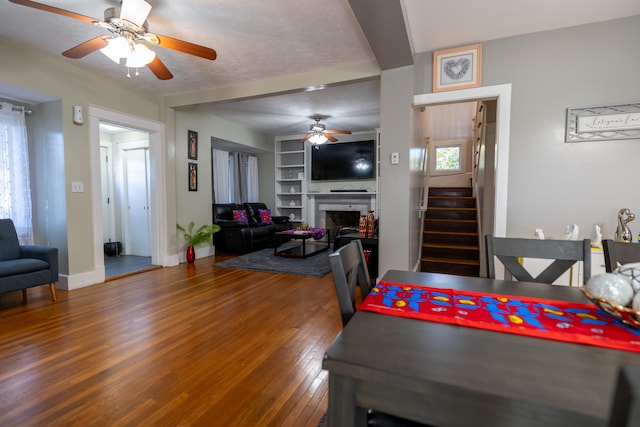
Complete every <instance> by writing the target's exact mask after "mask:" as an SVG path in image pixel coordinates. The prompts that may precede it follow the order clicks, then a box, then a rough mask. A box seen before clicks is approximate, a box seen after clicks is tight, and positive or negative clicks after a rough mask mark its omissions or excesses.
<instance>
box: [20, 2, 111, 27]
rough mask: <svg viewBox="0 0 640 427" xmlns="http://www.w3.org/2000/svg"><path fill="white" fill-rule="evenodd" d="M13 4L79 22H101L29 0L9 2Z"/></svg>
mask: <svg viewBox="0 0 640 427" xmlns="http://www.w3.org/2000/svg"><path fill="white" fill-rule="evenodd" d="M9 1H10V2H11V3H15V4H20V5H22V6H27V7H32V8H34V9H39V10H44V11H45V12H51V13H57V14H58V15H62V16H66V17H67V18H72V19H77V20H78V21H83V22H87V23H89V24H92V23H94V22H99V21H100V20H99V19H95V18H91V17H89V16H84V15H80V14H79V13H75V12H70V11H68V10H65V9H60V8H57V7H53V6H48V5H46V4H42V3H36V2H35V1H29V0H9Z"/></svg>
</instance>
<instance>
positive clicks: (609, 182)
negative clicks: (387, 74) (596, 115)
mask: <svg viewBox="0 0 640 427" xmlns="http://www.w3.org/2000/svg"><path fill="white" fill-rule="evenodd" d="M638 40H640V16H635V17H631V18H625V19H619V20H614V21H608V22H604V23H596V24H589V25H583V26H578V27H572V28H568V29H561V30H555V31H546V32H541V33H534V34H529V35H524V36H518V37H510V38H505V39H500V40H494V41H489V42H485V43H483V69H482V79H483V81H482V85H483V86H489V85H497V84H504V83H511V84H512V88H513V92H512V104H511V106H512V108H511V135H510V158H509V193H508V210H507V217H508V219H507V235H509V236H522V237H533V233H534V229H535V228H542V229H543V230H544V232H545V235H546V236H547V237H556V238H562V235H563V232H564V227H565V226H566V225H567V224H570V223H576V224H578V226H579V227H580V237H581V238H588V237H591V236H592V234H593V229H594V225H595V224H599V225H600V226H601V228H602V232H603V235H604V238H613V234H614V232H615V228H616V218H617V212H618V210H619V209H621V208H625V207H628V208H630V209H631V211H632V212H635V213H636V214H637V215H640V190H638V187H637V182H638V159H640V141H639V140H637V139H636V140H620V141H598V142H595V141H594V142H580V143H565V142H564V130H565V116H566V109H567V108H569V107H570V108H575V107H584V106H604V105H616V104H626V103H637V102H640V82H639V78H638V70H639V69H640V55H638V53H637V52H638V51H637V41H638ZM431 57H432V53H430V52H429V53H422V54H419V55H416V65H415V68H416V84H415V91H416V94H420V93H429V92H431V75H432V69H431V66H432V65H431ZM629 225H630V228H631V230H632V232H633V234H634V236H637V235H638V232H639V231H640V220H636V221H634V222H631V223H630V224H629Z"/></svg>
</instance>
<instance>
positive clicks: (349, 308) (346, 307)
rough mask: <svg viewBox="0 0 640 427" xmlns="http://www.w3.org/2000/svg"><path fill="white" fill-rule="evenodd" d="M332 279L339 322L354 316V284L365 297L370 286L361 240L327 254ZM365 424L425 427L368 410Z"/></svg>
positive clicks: (379, 426) (389, 426)
mask: <svg viewBox="0 0 640 427" xmlns="http://www.w3.org/2000/svg"><path fill="white" fill-rule="evenodd" d="M329 262H330V264H331V272H332V273H333V283H334V285H335V288H336V295H337V296H338V305H339V306H340V316H341V317H342V326H343V327H344V326H345V325H346V324H347V322H349V320H350V319H351V318H352V317H353V315H354V314H355V312H356V310H357V309H358V307H357V301H356V286H360V294H361V296H362V299H363V300H364V299H365V298H366V297H367V295H369V291H370V290H371V282H370V281H369V270H368V269H367V263H366V261H365V258H364V251H363V250H362V242H361V241H360V240H352V241H351V242H349V243H348V244H346V245H345V246H342V247H341V248H339V249H337V250H336V251H335V252H333V253H331V254H329ZM367 426H370V427H428V426H425V424H420V423H417V422H414V421H409V420H406V419H404V418H399V417H396V416H394V415H390V414H386V413H384V412H379V411H374V410H372V409H369V410H367Z"/></svg>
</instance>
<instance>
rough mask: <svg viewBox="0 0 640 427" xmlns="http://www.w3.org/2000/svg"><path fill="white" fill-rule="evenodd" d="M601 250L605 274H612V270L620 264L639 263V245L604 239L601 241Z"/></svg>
mask: <svg viewBox="0 0 640 427" xmlns="http://www.w3.org/2000/svg"><path fill="white" fill-rule="evenodd" d="M602 249H603V250H604V265H605V270H606V272H607V273H613V270H615V269H616V268H618V267H619V266H620V265H621V264H628V263H630V262H640V244H633V243H626V242H616V241H615V240H611V239H605V240H603V241H602Z"/></svg>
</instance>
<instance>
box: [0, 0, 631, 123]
mask: <svg viewBox="0 0 640 427" xmlns="http://www.w3.org/2000/svg"><path fill="white" fill-rule="evenodd" d="M148 1H149V3H151V5H152V6H153V9H152V10H151V13H150V15H149V18H148V22H149V30H150V31H151V32H155V33H158V34H161V35H167V36H171V37H175V38H179V39H183V40H186V41H190V42H193V43H197V44H202V45H205V46H208V47H211V48H213V49H215V50H216V51H217V53H218V58H217V59H216V60H215V61H208V60H204V59H200V58H197V57H192V56H190V55H186V54H183V53H178V52H174V51H171V50H168V49H162V48H156V49H155V50H156V51H157V54H158V56H159V57H160V58H161V60H162V61H163V62H164V63H165V65H167V67H168V68H169V69H170V70H171V72H172V73H173V74H174V76H175V77H174V78H173V79H172V80H168V81H160V80H158V79H156V78H155V76H153V74H151V72H149V71H148V70H146V69H143V70H141V71H140V76H139V77H135V78H131V79H128V78H127V77H126V76H125V75H126V69H125V68H124V67H123V66H118V65H116V64H114V63H113V62H111V61H110V60H109V59H107V58H106V57H104V56H103V55H102V54H100V53H99V52H94V53H92V54H90V55H88V56H86V57H85V58H83V59H79V60H74V59H67V58H63V57H62V56H61V55H60V54H61V52H63V51H65V50H67V49H69V48H70V47H73V46H75V45H77V44H79V43H82V42H84V41H85V40H88V39H90V38H93V37H96V36H99V35H101V34H105V33H106V31H105V30H103V29H101V28H99V27H96V26H93V25H91V24H87V23H84V22H80V21H76V20H73V19H71V18H67V17H64V16H60V15H55V14H52V13H47V12H43V11H39V10H35V9H31V8H28V7H24V6H20V5H16V4H14V3H10V2H9V1H8V0H0V42H1V43H19V44H23V45H27V46H30V47H32V48H35V49H37V50H38V51H40V52H42V54H43V55H51V56H55V57H58V58H61V59H62V60H64V61H68V62H70V63H73V64H75V65H77V66H79V67H82V68H85V69H87V70H91V71H93V72H96V73H100V74H103V75H105V78H110V79H115V81H117V82H120V84H122V85H125V86H126V85H131V87H137V88H141V89H145V90H148V91H151V92H153V93H155V94H158V95H173V94H184V93H190V92H199V91H203V90H209V89H215V88H224V87H229V86H237V85H243V84H247V83H251V82H258V81H266V80H270V79H275V78H282V77H283V76H288V75H299V74H303V73H310V72H322V71H323V70H330V69H335V68H337V67H343V68H344V67H348V66H349V65H351V64H353V65H355V64H362V63H367V62H375V61H376V55H378V57H380V55H381V53H380V52H382V51H383V50H382V49H380V46H381V45H383V44H384V41H385V34H389V33H390V32H391V31H404V29H403V28H400V29H398V28H391V27H392V26H393V27H397V25H396V24H395V23H390V22H385V21H384V20H383V22H385V25H378V26H379V27H380V30H379V32H377V33H376V32H375V27H374V28H373V30H374V31H371V28H369V29H368V30H367V36H366V37H365V34H364V32H363V30H362V29H361V26H360V24H361V23H362V22H364V21H363V20H369V19H371V16H370V15H374V14H373V13H370V12H375V10H377V9H378V8H379V7H382V6H383V5H388V4H390V3H391V4H396V5H397V3H394V2H393V0H322V2H319V1H317V0H314V1H311V0H268V1H266V0H265V1H251V0H180V1H170V0H148ZM43 3H46V4H48V5H51V6H55V7H59V8H63V9H67V10H70V11H73V12H77V13H80V14H83V15H87V16H90V17H94V18H98V19H103V11H104V9H106V8H109V7H113V6H117V5H118V4H119V1H117V0H94V1H91V2H88V1H83V0H48V1H44V0H43ZM350 4H353V5H354V8H353V10H356V11H357V13H358V16H357V17H356V16H355V15H354V12H353V10H352V8H351V5H350ZM363 4H365V5H370V6H371V7H370V8H366V7H364V8H363V7H362V5H363ZM400 4H401V5H402V6H403V8H404V11H405V16H407V17H408V19H407V22H406V24H407V26H408V32H409V42H410V44H411V47H412V49H413V52H414V53H415V52H424V51H431V50H437V49H442V48H447V47H452V46H458V45H464V44H469V43H478V42H484V41H487V40H491V39H495V38H501V37H508V36H512V35H517V34H525V33H530V32H536V31H543V30H548V29H555V28H561V27H567V26H572V25H578V24H583V23H589V22H596V21H604V20H609V19H614V18H619V17H624V16H631V15H638V14H640V2H639V1H638V0H609V1H606V2H605V1H602V0H563V1H557V0H538V1H536V2H514V1H512V0H485V1H483V2H478V1H477V0H458V1H456V2H449V3H446V2H444V3H443V2H436V1H431V0H402V1H401V3H400ZM356 6H359V7H356ZM383 18H384V16H383ZM377 19H380V17H379V16H378V17H377ZM359 21H360V22H359ZM362 28H365V26H363V27H362ZM367 37H368V39H367ZM374 50H375V52H374ZM379 59H381V58H379ZM379 62H380V63H382V62H383V61H379ZM378 98H379V90H378V88H377V84H376V82H375V81H372V82H359V83H357V84H355V85H343V86H336V87H330V88H328V89H325V90H317V91H311V92H301V93H289V94H286V95H278V96H275V97H270V98H265V99H251V100H240V101H237V102H229V101H226V102H222V103H217V104H212V105H208V106H204V105H201V106H196V107H193V108H197V109H209V111H211V112H214V113H215V114H218V115H220V116H222V117H224V118H226V119H228V120H232V121H238V122H240V123H243V124H245V125H247V126H249V127H251V128H252V129H254V130H257V131H260V132H264V133H266V134H270V135H289V134H294V133H304V132H305V131H306V130H307V129H308V126H309V124H310V123H311V121H310V119H308V117H309V116H312V115H316V114H321V115H324V116H329V117H328V118H327V119H326V120H324V121H323V122H325V123H326V124H327V127H328V128H334V129H336V128H337V129H351V130H352V131H356V130H358V129H360V128H368V129H371V128H372V127H377V123H378V122H379V107H378ZM374 123H375V125H374Z"/></svg>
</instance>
